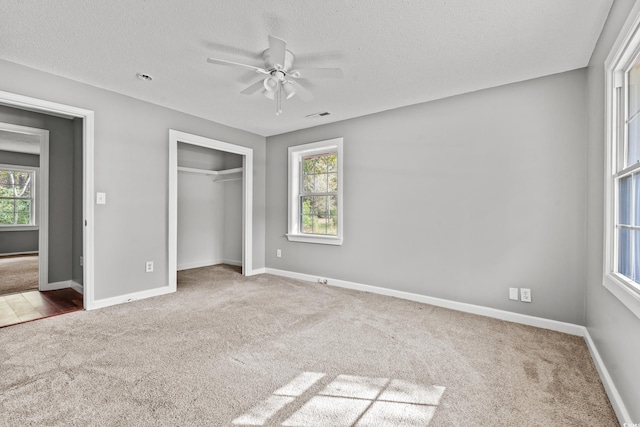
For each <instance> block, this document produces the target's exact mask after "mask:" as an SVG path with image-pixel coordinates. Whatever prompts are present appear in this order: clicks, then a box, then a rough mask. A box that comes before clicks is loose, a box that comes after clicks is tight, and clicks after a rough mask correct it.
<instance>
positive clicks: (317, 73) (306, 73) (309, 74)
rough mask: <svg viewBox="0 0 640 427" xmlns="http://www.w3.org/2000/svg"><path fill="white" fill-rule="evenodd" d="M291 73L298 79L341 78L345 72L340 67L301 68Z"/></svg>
mask: <svg viewBox="0 0 640 427" xmlns="http://www.w3.org/2000/svg"><path fill="white" fill-rule="evenodd" d="M289 75H290V76H291V77H295V78H296V79H341V78H342V77H344V73H343V72H342V70H341V69H340V68H299V69H297V70H292V71H291V72H290V73H289Z"/></svg>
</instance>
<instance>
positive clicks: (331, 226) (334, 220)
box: [327, 216, 338, 236]
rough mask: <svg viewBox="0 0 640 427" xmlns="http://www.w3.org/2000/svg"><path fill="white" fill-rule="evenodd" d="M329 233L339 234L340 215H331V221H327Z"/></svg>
mask: <svg viewBox="0 0 640 427" xmlns="http://www.w3.org/2000/svg"><path fill="white" fill-rule="evenodd" d="M327 234H331V235H334V236H336V235H338V217H337V216H330V217H329V222H328V223H327Z"/></svg>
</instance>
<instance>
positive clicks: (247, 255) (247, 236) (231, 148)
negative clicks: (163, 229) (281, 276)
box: [168, 129, 260, 291]
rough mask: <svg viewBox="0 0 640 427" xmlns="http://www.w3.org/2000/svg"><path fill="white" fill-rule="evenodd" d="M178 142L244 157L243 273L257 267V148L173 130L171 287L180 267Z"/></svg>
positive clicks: (169, 247) (249, 272)
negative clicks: (255, 196) (254, 154)
mask: <svg viewBox="0 0 640 427" xmlns="http://www.w3.org/2000/svg"><path fill="white" fill-rule="evenodd" d="M178 142H181V143H183V144H191V145H197V146H200V147H205V148H211V149H213V150H218V151H224V152H227V153H233V154H239V155H241V156H242V274H243V275H244V276H253V275H255V274H258V273H260V272H259V271H255V270H254V269H253V257H252V254H253V149H252V148H248V147H243V146H241V145H235V144H231V143H228V142H224V141H218V140H216V139H212V138H206V137H203V136H200V135H193V134H190V133H186V132H181V131H178V130H175V129H169V212H168V218H169V241H168V252H169V263H168V268H169V271H168V274H169V287H170V290H171V291H175V290H176V289H177V278H178V275H177V270H178Z"/></svg>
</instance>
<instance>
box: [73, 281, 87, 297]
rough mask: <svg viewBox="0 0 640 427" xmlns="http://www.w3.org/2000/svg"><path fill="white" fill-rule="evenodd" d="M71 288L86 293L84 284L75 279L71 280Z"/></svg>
mask: <svg viewBox="0 0 640 427" xmlns="http://www.w3.org/2000/svg"><path fill="white" fill-rule="evenodd" d="M71 288H72V289H74V290H75V291H76V292H79V293H81V294H84V286H82V285H81V284H80V283H78V282H76V281H75V280H71Z"/></svg>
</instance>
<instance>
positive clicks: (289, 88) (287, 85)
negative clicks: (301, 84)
mask: <svg viewBox="0 0 640 427" xmlns="http://www.w3.org/2000/svg"><path fill="white" fill-rule="evenodd" d="M282 90H284V94H285V98H286V99H291V98H292V97H293V96H294V95H295V94H296V88H295V87H293V85H292V84H291V82H284V83H282Z"/></svg>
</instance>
